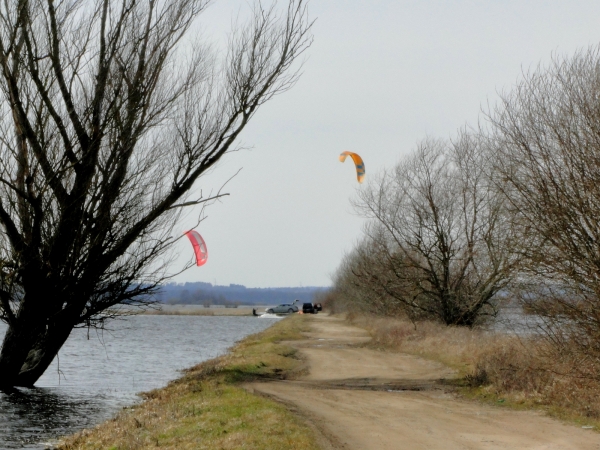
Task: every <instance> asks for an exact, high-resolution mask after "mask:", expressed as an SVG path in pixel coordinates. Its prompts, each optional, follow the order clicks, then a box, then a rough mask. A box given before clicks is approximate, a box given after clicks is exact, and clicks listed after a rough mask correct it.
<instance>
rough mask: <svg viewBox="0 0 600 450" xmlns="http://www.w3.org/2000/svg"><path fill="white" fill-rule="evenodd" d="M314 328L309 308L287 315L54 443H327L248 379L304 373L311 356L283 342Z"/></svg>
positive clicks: (312, 448)
mask: <svg viewBox="0 0 600 450" xmlns="http://www.w3.org/2000/svg"><path fill="white" fill-rule="evenodd" d="M215 309H216V308H215ZM223 309H225V308H223ZM228 309H234V308H228ZM250 312H251V309H250ZM306 327H307V321H306V320H303V317H302V316H301V315H293V316H292V317H289V318H287V319H286V320H280V321H278V322H276V323H274V324H273V325H271V326H270V327H269V328H267V329H266V330H264V331H262V332H260V333H256V334H254V335H250V336H248V337H246V338H245V339H243V340H242V341H240V342H238V343H237V344H236V345H234V346H233V347H231V348H230V349H229V351H228V352H227V353H226V354H225V355H223V356H220V357H217V358H215V359H212V360H208V361H205V362H203V363H200V364H198V365H196V366H194V367H191V368H189V369H186V370H184V371H183V375H182V376H181V377H180V378H178V379H175V380H172V381H171V382H169V384H168V385H167V386H165V387H164V388H160V389H155V390H152V391H150V392H145V393H142V394H140V396H141V397H142V398H143V401H142V402H140V403H138V404H135V405H132V406H130V407H127V408H124V409H123V410H121V411H120V412H118V413H117V414H116V416H115V417H113V418H112V419H109V420H107V421H105V422H103V423H100V424H98V425H97V426H96V427H94V428H92V429H86V430H82V431H80V432H78V433H75V434H73V435H71V436H66V437H63V438H62V439H60V440H59V442H58V443H57V444H55V445H54V447H52V448H53V449H55V450H74V449H97V448H111V449H119V448H128V449H141V448H146V447H149V446H151V447H159V448H161V447H162V448H194V449H196V448H197V449H214V448H239V447H240V446H243V447H244V448H248V449H257V450H258V449H265V448H297V449H306V450H316V449H318V448H322V446H321V445H320V444H319V443H318V440H319V437H318V436H315V430H314V427H313V426H312V425H311V424H310V423H308V422H307V421H305V420H302V419H301V418H299V417H298V416H296V415H294V414H293V413H292V412H290V411H289V410H288V408H287V407H286V406H284V405H282V404H280V403H278V402H276V401H274V400H271V399H268V398H265V397H264V396H261V395H254V394H251V393H249V392H247V391H246V390H245V389H244V388H243V387H242V386H241V384H242V383H245V382H251V381H266V380H284V379H290V378H294V377H295V376H297V375H298V374H300V373H302V371H303V370H304V366H303V361H302V360H301V359H300V358H299V357H298V355H297V352H296V350H295V349H294V348H293V347H291V346H289V345H286V344H284V343H282V341H292V340H297V339H302V332H303V331H304V330H305V329H306ZM281 423H285V424H286V426H285V427H281V426H280V425H281ZM292 443H293V444H292Z"/></svg>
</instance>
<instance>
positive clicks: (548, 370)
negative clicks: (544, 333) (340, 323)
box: [349, 316, 600, 429]
mask: <svg viewBox="0 0 600 450" xmlns="http://www.w3.org/2000/svg"><path fill="white" fill-rule="evenodd" d="M349 320H351V321H352V322H353V323H354V324H356V325H358V326H361V327H363V328H366V329H367V330H369V332H370V333H371V335H372V336H373V345H377V346H381V347H386V348H391V349H394V350H396V351H402V352H406V353H410V354H415V355H420V356H423V357H425V358H429V359H434V360H437V361H441V362H443V363H445V364H447V365H448V366H450V367H453V368H455V369H457V370H458V372H459V375H460V377H461V381H462V383H461V384H462V385H463V388H462V391H463V393H464V394H465V395H467V396H469V397H474V398H478V399H483V400H485V401H488V402H491V403H495V404H502V405H508V406H512V407H517V408H536V409H543V410H544V411H546V412H548V413H549V414H551V415H553V416H555V417H560V418H562V419H566V420H569V421H575V422H576V423H579V424H582V425H592V426H595V428H596V429H600V382H599V381H598V380H597V379H596V380H594V379H591V378H587V379H584V378H577V377H574V376H573V375H572V373H573V370H572V367H573V365H574V364H584V363H585V361H584V360H582V359H579V360H575V359H574V358H572V357H571V358H565V357H562V356H561V355H557V354H556V352H554V351H553V349H552V348H551V347H550V346H549V345H548V344H547V342H546V341H545V340H543V339H540V338H534V337H530V338H519V337H517V336H514V335H506V334H502V333H497V332H492V331H486V330H482V329H468V328H464V327H447V326H444V325H441V324H439V323H433V322H421V323H419V324H418V325H417V326H416V327H415V325H413V324H412V323H410V322H408V321H405V320H401V319H391V318H381V317H369V316H354V317H350V318H349Z"/></svg>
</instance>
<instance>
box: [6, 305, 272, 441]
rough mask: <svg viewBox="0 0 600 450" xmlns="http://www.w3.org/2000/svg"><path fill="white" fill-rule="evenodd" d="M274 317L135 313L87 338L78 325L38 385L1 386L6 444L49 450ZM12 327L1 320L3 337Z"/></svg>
mask: <svg viewBox="0 0 600 450" xmlns="http://www.w3.org/2000/svg"><path fill="white" fill-rule="evenodd" d="M271 323H273V321H271V320H257V319H256V318H253V317H202V316H136V317H132V318H130V319H129V320H127V321H123V322H114V323H113V324H112V328H111V330H110V331H109V332H105V333H103V334H98V335H96V334H95V333H92V334H91V335H90V339H89V340H88V333H87V330H81V329H80V330H74V331H73V333H72V334H71V336H70V337H69V339H68V341H67V342H66V343H65V345H64V347H63V348H62V349H61V352H60V354H59V357H60V359H59V361H57V360H55V361H54V362H53V363H52V365H51V366H50V368H49V369H48V370H47V371H46V373H45V374H44V375H43V377H42V378H40V380H39V381H38V383H36V385H37V387H36V388H32V389H26V388H15V389H12V390H7V391H0V449H12V448H25V449H44V448H46V445H44V443H45V442H49V441H50V442H51V441H53V440H55V439H56V438H58V437H60V436H63V435H66V434H71V433H73V432H75V431H77V430H80V429H83V428H88V427H91V426H93V425H95V424H97V423H99V422H101V421H102V420H105V419H107V418H109V417H110V416H112V415H113V414H114V413H115V412H116V411H117V410H118V409H120V408H122V407H123V406H126V405H129V404H132V403H134V402H135V401H138V399H139V398H138V397H137V395H136V393H137V392H140V391H147V390H150V389H154V388H157V387H161V386H164V385H165V384H166V383H167V382H168V381H169V380H172V379H174V378H176V377H177V376H178V370H180V369H183V368H185V367H190V366H192V365H194V364H197V363H199V362H201V361H204V360H207V359H210V358H213V357H215V356H218V355H220V354H223V353H224V352H225V351H226V350H227V348H228V347H230V346H231V345H233V343H235V342H236V341H238V340H240V339H242V338H244V337H245V336H247V335H249V334H252V333H256V332H258V331H261V330H263V329H265V328H266V327H268V326H269V325H270V324H271ZM5 330H6V328H5V326H4V324H0V336H3V335H4V332H5Z"/></svg>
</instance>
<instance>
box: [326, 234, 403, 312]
mask: <svg viewBox="0 0 600 450" xmlns="http://www.w3.org/2000/svg"><path fill="white" fill-rule="evenodd" d="M370 226H374V225H373V224H371V225H370ZM387 257H388V255H387V254H386V253H385V252H384V251H382V249H380V248H379V246H378V241H374V240H372V239H371V238H369V237H364V238H363V240H362V241H361V242H359V243H358V244H357V245H356V246H355V247H354V249H353V250H352V251H351V252H350V253H348V254H347V255H346V256H345V257H344V258H343V260H342V263H341V264H340V266H339V267H338V269H337V271H336V273H335V275H334V277H333V285H334V287H333V290H332V291H331V293H330V294H329V299H330V302H332V301H335V302H337V303H338V309H346V310H349V311H357V312H358V311H360V312H368V313H370V314H376V315H384V316H405V315H407V314H409V315H410V314H411V313H412V311H410V310H408V309H407V308H406V305H405V304H404V303H403V302H399V301H398V300H397V299H396V297H398V296H402V294H405V290H406V289H407V288H410V286H407V284H406V283H403V282H402V280H400V279H399V277H397V276H395V274H394V272H393V271H394V270H398V264H396V265H394V264H390V263H389V262H390V261H389V259H388V258H387ZM411 317H412V316H411Z"/></svg>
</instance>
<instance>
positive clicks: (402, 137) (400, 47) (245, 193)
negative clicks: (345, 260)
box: [174, 0, 600, 287]
mask: <svg viewBox="0 0 600 450" xmlns="http://www.w3.org/2000/svg"><path fill="white" fill-rule="evenodd" d="M250 1H251V0H248V1H245V0H216V1H215V3H214V5H213V6H211V8H210V9H209V10H208V11H207V12H206V13H205V14H204V16H203V17H202V19H201V20H200V22H199V26H201V27H202V28H203V30H204V34H205V35H206V36H207V38H209V39H212V40H215V41H216V42H217V41H218V40H219V39H223V38H224V37H225V36H226V33H227V31H228V29H229V28H230V24H231V17H233V16H235V15H238V14H241V15H243V12H244V11H247V10H248V9H249V7H250V6H249V5H250ZM280 2H281V3H284V0H280ZM309 9H310V14H311V16H312V17H313V18H316V19H317V21H316V23H315V25H314V30H313V34H314V43H313V45H312V47H311V48H310V49H309V50H308V52H307V54H306V56H307V58H306V61H305V64H304V68H303V75H302V77H301V79H300V81H299V82H298V84H297V85H296V86H295V87H294V88H293V89H292V90H291V91H289V92H287V93H285V94H282V95H281V96H279V97H277V98H275V99H274V100H272V101H271V103H269V104H267V105H265V106H264V107H263V108H262V109H261V110H260V111H259V112H258V114H257V115H256V116H255V117H254V119H253V121H252V122H251V123H250V125H249V126H248V128H247V129H246V130H245V132H244V133H243V135H242V137H241V143H243V144H244V145H245V146H247V147H252V149H251V150H243V151H241V152H236V153H232V154H230V155H228V156H226V158H225V159H224V160H223V161H222V162H221V163H220V164H219V165H218V167H217V168H216V170H214V171H213V173H211V174H210V175H209V176H207V177H204V178H203V179H202V180H201V181H200V183H199V184H198V189H200V188H202V189H203V191H204V192H207V191H208V190H210V189H211V188H218V187H219V186H220V184H221V183H222V182H223V181H224V180H226V179H228V178H229V177H231V176H232V175H233V174H234V173H236V172H237V170H238V169H240V168H242V171H241V172H240V173H239V175H238V176H237V177H235V178H234V179H233V180H232V181H231V182H230V183H229V184H228V185H227V189H226V191H227V192H229V193H230V194H231V195H230V196H229V197H226V198H225V199H224V200H223V201H222V202H221V203H217V204H215V205H213V206H211V207H210V208H209V209H208V211H207V215H208V217H207V219H206V220H204V221H203V222H202V223H201V224H200V226H199V227H198V228H197V230H198V231H199V232H200V234H202V236H203V237H204V239H205V241H206V243H207V247H208V251H209V259H208V262H207V264H206V265H205V266H203V267H200V268H197V267H193V268H191V269H189V270H188V271H186V272H184V273H183V274H181V275H179V276H178V277H177V278H176V279H175V281H178V282H185V281H205V282H210V283H218V284H229V283H238V284H244V285H246V286H249V287H275V286H326V285H329V284H330V282H331V279H330V276H331V274H332V273H333V272H334V271H335V269H336V267H337V266H338V264H339V262H340V260H341V258H342V257H343V255H344V253H345V252H347V251H349V250H350V249H351V248H352V246H353V244H354V243H355V242H356V241H357V239H358V238H359V237H360V235H361V227H362V226H363V219H361V218H360V217H358V216H356V214H354V212H353V210H352V207H351V205H350V199H351V198H352V197H353V196H355V194H356V190H357V189H360V185H358V183H357V182H356V176H355V172H354V168H353V167H352V166H351V164H350V162H348V161H347V162H346V163H344V164H341V163H340V162H339V161H338V155H339V153H340V152H342V151H344V150H349V151H354V152H357V153H359V154H360V155H361V156H362V157H363V159H364V161H365V165H366V171H367V175H366V177H367V180H368V178H369V176H370V175H372V174H375V173H377V172H378V171H380V170H381V169H382V168H384V167H390V166H393V165H394V164H395V163H396V162H397V161H398V160H399V159H400V158H401V157H402V155H404V154H406V153H407V152H410V151H411V150H412V149H413V148H414V147H415V144H416V142H417V141H419V140H420V139H422V138H424V137H425V136H433V137H449V136H452V135H453V134H454V133H455V132H456V130H457V129H458V128H459V127H461V126H463V125H465V124H466V123H476V121H477V120H478V117H479V114H480V111H481V109H482V106H483V105H485V104H486V103H488V102H490V103H493V102H494V101H495V99H496V98H497V92H499V91H501V90H504V89H510V87H511V85H513V84H514V83H515V81H516V80H517V79H518V78H519V76H520V74H521V73H522V71H523V70H528V69H530V68H535V66H537V65H538V64H539V63H542V64H543V63H547V62H548V61H549V60H550V58H551V55H552V54H553V53H555V54H556V53H558V54H572V53H574V52H575V51H576V50H577V49H580V48H585V47H588V46H589V45H596V44H598V43H599V42H600V2H599V1H597V0H596V1H592V0H590V1H576V0H571V1H565V0H560V1H559V0H527V1H524V0H520V1H517V0H502V1H499V0H487V1H483V0H482V1H468V0H454V1H453V0H419V1H403V0H368V1H367V0H312V2H311V3H310V4H309ZM240 11H241V12H240ZM193 219H194V215H193V214H192V215H190V216H189V217H188V218H187V220H184V221H183V223H182V227H181V228H182V231H183V230H185V229H186V226H188V225H189V226H192V224H193V222H194V220H193ZM177 249H178V252H179V253H180V260H179V261H178V264H179V265H183V264H184V262H185V261H188V260H190V259H191V258H192V250H191V246H190V245H189V243H188V242H186V241H183V240H181V241H180V242H179V245H178V247H177ZM177 267H178V266H177ZM177 267H176V266H174V269H176V268H177Z"/></svg>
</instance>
